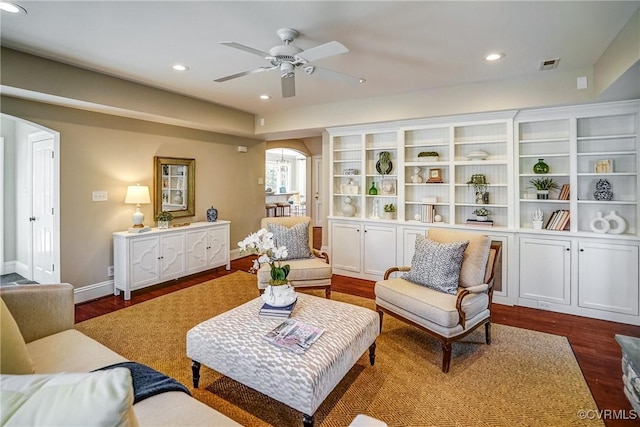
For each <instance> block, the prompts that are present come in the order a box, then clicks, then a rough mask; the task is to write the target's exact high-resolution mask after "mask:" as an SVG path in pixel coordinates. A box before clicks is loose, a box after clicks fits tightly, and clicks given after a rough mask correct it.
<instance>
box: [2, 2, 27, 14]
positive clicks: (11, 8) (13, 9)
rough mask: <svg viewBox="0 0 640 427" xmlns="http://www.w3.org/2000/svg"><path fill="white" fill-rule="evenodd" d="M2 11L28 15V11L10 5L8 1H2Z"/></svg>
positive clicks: (15, 5)
mask: <svg viewBox="0 0 640 427" xmlns="http://www.w3.org/2000/svg"><path fill="white" fill-rule="evenodd" d="M0 10H3V11H5V12H9V13H27V11H26V9H25V8H23V7H22V6H18V5H17V4H13V3H9V2H8V1H0Z"/></svg>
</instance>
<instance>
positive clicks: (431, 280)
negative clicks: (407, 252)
mask: <svg viewBox="0 0 640 427" xmlns="http://www.w3.org/2000/svg"><path fill="white" fill-rule="evenodd" d="M468 245H469V241H468V240H465V241H464V242H452V243H439V242H436V241H433V240H430V239H427V238H426V237H424V236H422V235H420V234H419V235H417V236H416V250H415V253H414V254H413V259H412V260H411V270H409V271H408V272H406V273H405V274H403V275H402V278H403V279H405V280H408V281H410V282H413V283H415V284H417V285H422V286H426V287H428V288H431V289H434V290H436V291H440V292H444V293H447V294H451V295H455V294H456V293H457V292H458V281H459V280H460V269H461V268H462V258H463V257H464V251H465V250H466V249H467V246H468Z"/></svg>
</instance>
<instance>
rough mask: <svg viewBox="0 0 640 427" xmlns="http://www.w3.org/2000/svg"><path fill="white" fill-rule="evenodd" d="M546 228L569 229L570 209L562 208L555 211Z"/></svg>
mask: <svg viewBox="0 0 640 427" xmlns="http://www.w3.org/2000/svg"><path fill="white" fill-rule="evenodd" d="M544 228H545V230H568V229H569V211H568V210H566V209H560V210H557V211H554V212H553V213H552V214H551V216H550V217H549V221H547V225H545V226H544Z"/></svg>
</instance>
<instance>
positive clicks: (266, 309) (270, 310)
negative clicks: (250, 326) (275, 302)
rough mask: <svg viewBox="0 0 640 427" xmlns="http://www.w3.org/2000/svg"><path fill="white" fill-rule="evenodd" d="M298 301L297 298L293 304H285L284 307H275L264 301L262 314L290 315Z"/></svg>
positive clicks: (270, 315) (274, 315) (273, 315)
mask: <svg viewBox="0 0 640 427" xmlns="http://www.w3.org/2000/svg"><path fill="white" fill-rule="evenodd" d="M296 302H298V300H297V299H296V300H295V301H294V302H292V303H291V304H289V305H285V306H284V307H274V306H272V305H269V304H267V303H264V304H262V307H261V308H260V316H266V317H289V316H290V315H291V312H292V311H293V308H294V307H295V306H296Z"/></svg>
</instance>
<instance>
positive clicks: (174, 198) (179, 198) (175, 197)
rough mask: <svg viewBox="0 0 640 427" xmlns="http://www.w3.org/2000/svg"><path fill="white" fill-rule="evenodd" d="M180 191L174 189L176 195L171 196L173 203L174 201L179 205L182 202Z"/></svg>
mask: <svg viewBox="0 0 640 427" xmlns="http://www.w3.org/2000/svg"><path fill="white" fill-rule="evenodd" d="M182 200H183V198H182V191H180V190H178V191H176V195H175V196H174V197H173V203H175V204H176V205H181V204H182Z"/></svg>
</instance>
